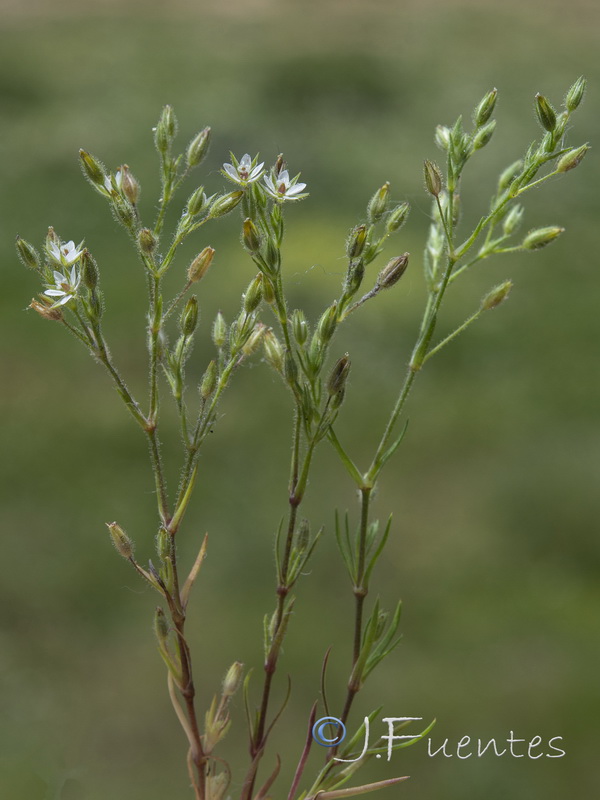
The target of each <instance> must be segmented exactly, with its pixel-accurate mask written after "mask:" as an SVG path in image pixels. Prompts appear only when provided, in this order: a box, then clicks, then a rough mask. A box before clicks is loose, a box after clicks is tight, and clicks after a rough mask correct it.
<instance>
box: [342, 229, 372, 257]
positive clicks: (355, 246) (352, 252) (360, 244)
mask: <svg viewBox="0 0 600 800" xmlns="http://www.w3.org/2000/svg"><path fill="white" fill-rule="evenodd" d="M366 241H367V227H366V225H357V226H356V227H355V228H353V230H352V232H351V234H350V236H349V237H348V241H347V242H346V255H347V256H348V258H358V257H359V256H360V254H361V253H362V251H363V250H364V249H365V244H366Z"/></svg>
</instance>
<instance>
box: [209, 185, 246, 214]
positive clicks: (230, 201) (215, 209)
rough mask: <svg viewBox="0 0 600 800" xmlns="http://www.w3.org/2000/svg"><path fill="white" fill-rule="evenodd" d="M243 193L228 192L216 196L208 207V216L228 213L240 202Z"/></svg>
mask: <svg viewBox="0 0 600 800" xmlns="http://www.w3.org/2000/svg"><path fill="white" fill-rule="evenodd" d="M243 196H244V193H243V192H241V191H238V192H229V194H224V195H221V196H220V197H217V199H216V200H215V201H214V203H213V204H212V206H211V207H210V212H209V216H211V217H213V218H215V217H223V216H225V214H229V212H230V211H233V209H234V208H235V207H236V206H237V204H238V203H239V202H240V200H241V199H242V197H243Z"/></svg>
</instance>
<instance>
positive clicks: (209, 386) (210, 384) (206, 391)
mask: <svg viewBox="0 0 600 800" xmlns="http://www.w3.org/2000/svg"><path fill="white" fill-rule="evenodd" d="M217 378H218V371H217V364H216V362H215V361H211V362H210V364H209V365H208V367H207V368H206V371H205V373H204V375H203V376H202V380H201V382H200V396H201V397H202V399H203V400H208V398H209V397H210V396H211V394H212V393H213V392H214V390H215V389H216V388H217Z"/></svg>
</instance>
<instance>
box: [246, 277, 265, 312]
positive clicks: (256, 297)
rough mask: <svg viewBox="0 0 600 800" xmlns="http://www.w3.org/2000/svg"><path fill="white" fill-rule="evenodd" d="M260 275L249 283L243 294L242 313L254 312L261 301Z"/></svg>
mask: <svg viewBox="0 0 600 800" xmlns="http://www.w3.org/2000/svg"><path fill="white" fill-rule="evenodd" d="M262 297H263V296H262V275H261V274H260V273H259V274H258V275H257V276H256V277H255V278H254V280H253V281H252V282H251V283H250V285H249V286H248V288H247V289H246V292H245V294H244V311H245V312H246V314H251V313H252V312H253V311H256V309H257V308H258V306H259V305H260V301H261V300H262Z"/></svg>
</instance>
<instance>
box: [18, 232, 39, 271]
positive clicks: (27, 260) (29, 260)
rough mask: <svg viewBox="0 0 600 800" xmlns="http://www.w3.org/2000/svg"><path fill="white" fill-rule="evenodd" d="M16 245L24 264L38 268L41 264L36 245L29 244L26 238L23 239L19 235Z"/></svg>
mask: <svg viewBox="0 0 600 800" xmlns="http://www.w3.org/2000/svg"><path fill="white" fill-rule="evenodd" d="M16 245H17V253H18V255H19V258H20V259H21V261H22V262H23V264H25V266H26V267H29V269H38V268H39V266H40V257H39V255H38V254H37V251H36V249H35V247H33V245H31V244H29V242H26V241H25V239H21V237H20V236H17V242H16Z"/></svg>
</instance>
